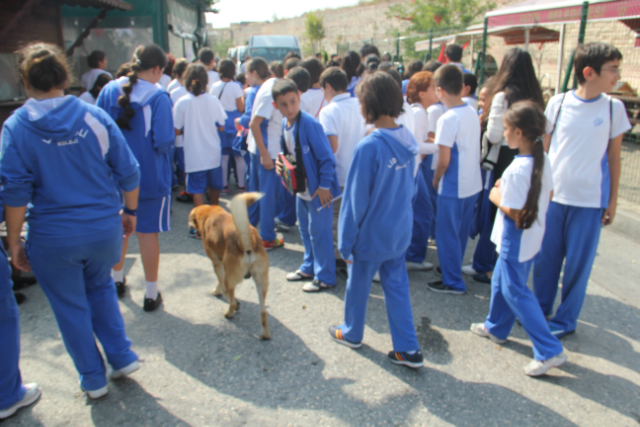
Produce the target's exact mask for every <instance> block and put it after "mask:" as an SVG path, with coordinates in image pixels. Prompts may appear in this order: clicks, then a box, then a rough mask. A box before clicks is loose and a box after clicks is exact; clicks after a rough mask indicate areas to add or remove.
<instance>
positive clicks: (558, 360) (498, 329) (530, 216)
mask: <svg viewBox="0 0 640 427" xmlns="http://www.w3.org/2000/svg"><path fill="white" fill-rule="evenodd" d="M545 125H546V119H545V116H544V113H543V112H542V109H541V108H540V107H539V106H538V104H537V103H535V102H533V101H520V102H517V103H515V104H513V105H512V106H511V107H510V108H509V110H507V112H506V113H505V115H504V128H505V130H504V136H505V140H506V141H507V144H508V146H509V148H511V149H516V150H519V152H520V154H519V155H517V156H516V157H515V158H514V160H513V162H512V163H511V165H509V167H507V169H506V170H505V171H504V174H503V175H502V179H501V180H498V181H497V182H496V185H495V187H494V188H493V189H492V190H491V194H490V196H489V198H490V200H491V202H492V203H493V204H495V205H496V206H497V207H498V208H499V211H498V216H497V217H496V221H495V225H494V227H493V233H492V235H491V240H492V241H493V242H494V244H495V245H496V249H497V251H498V253H499V256H498V261H497V263H496V266H495V269H494V274H493V277H492V279H491V306H490V308H489V315H488V316H487V320H486V321H485V322H484V323H474V324H472V325H471V332H473V333H475V334H476V335H480V336H482V337H486V338H489V339H491V340H492V341H494V342H496V343H498V344H502V343H504V342H505V341H506V340H507V337H508V336H509V333H510V332H511V328H512V327H513V324H514V322H515V320H516V317H517V318H518V319H520V323H522V327H523V328H524V330H525V332H526V333H527V335H529V338H530V339H531V341H532V342H533V354H534V360H533V361H532V362H531V363H530V364H528V365H527V366H526V367H525V368H524V373H525V374H527V375H530V376H539V375H543V374H545V373H546V372H547V371H548V370H549V369H551V368H553V367H555V366H559V365H561V364H563V363H564V362H565V361H566V360H567V357H566V355H565V354H564V352H563V349H562V344H560V341H559V340H558V338H556V337H555V336H553V335H552V334H551V331H550V330H549V325H547V321H546V319H545V317H544V313H543V312H542V309H541V308H540V304H539V303H538V300H537V299H536V297H535V296H534V295H533V292H531V290H530V289H529V288H528V287H527V277H529V272H530V270H531V266H532V264H533V257H534V256H535V255H536V254H537V253H538V252H539V251H540V247H541V246H542V237H543V236H544V230H545V219H546V214H547V209H548V207H549V202H550V201H551V194H552V192H553V178H552V171H551V163H550V162H549V158H548V157H547V155H546V154H545V153H544V144H543V142H542V135H543V134H544V132H545Z"/></svg>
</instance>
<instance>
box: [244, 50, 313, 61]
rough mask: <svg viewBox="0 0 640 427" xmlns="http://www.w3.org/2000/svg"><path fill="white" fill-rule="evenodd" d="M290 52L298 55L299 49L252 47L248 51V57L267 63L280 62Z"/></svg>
mask: <svg viewBox="0 0 640 427" xmlns="http://www.w3.org/2000/svg"><path fill="white" fill-rule="evenodd" d="M291 51H293V52H298V53H300V49H297V48H291V47H254V48H251V49H250V50H249V55H251V57H252V58H255V57H258V56H259V57H260V58H263V59H264V60H265V61H267V62H271V61H282V60H283V59H284V57H285V56H286V55H287V53H289V52H291Z"/></svg>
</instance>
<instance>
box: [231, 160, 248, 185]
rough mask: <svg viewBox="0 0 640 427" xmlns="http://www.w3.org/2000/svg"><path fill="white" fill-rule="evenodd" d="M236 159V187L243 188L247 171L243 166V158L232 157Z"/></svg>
mask: <svg viewBox="0 0 640 427" xmlns="http://www.w3.org/2000/svg"><path fill="white" fill-rule="evenodd" d="M234 157H235V159H236V174H237V175H238V187H244V186H245V174H246V173H247V169H246V167H245V164H244V157H242V156H234Z"/></svg>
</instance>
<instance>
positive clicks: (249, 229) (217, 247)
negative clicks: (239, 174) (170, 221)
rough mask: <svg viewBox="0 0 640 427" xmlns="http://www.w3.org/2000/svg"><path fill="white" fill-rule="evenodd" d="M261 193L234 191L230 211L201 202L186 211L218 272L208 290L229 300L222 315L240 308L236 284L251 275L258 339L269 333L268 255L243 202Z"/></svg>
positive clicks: (251, 200)
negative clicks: (259, 322)
mask: <svg viewBox="0 0 640 427" xmlns="http://www.w3.org/2000/svg"><path fill="white" fill-rule="evenodd" d="M261 197H262V194H261V193H244V194H238V195H237V196H235V197H234V198H233V200H231V214H229V213H228V212H227V211H225V210H224V209H223V208H221V207H220V206H210V205H201V206H198V207H196V208H193V210H192V211H191V213H190V214H189V226H191V227H195V228H196V229H197V230H198V233H199V234H200V237H201V238H202V246H204V250H205V252H206V253H207V255H208V256H209V258H211V261H212V262H213V269H214V270H215V273H216V276H218V286H217V287H216V288H215V289H214V290H213V291H212V292H211V293H212V294H213V295H221V294H223V295H224V296H225V297H227V299H228V300H229V310H227V312H226V313H225V314H224V315H225V317H227V318H231V317H233V314H234V313H235V311H236V310H237V309H239V308H240V303H239V302H238V301H236V298H235V288H236V286H237V285H238V284H239V283H240V282H242V280H243V279H248V278H249V277H251V276H253V281H254V282H255V284H256V288H257V290H258V299H259V300H260V317H261V319H262V334H261V335H260V339H263V340H268V339H270V338H271V333H270V332H269V325H268V323H267V310H266V309H265V306H264V301H265V299H266V297H267V289H268V288H269V257H268V256H267V251H266V250H265V249H264V246H263V245H262V239H261V238H260V234H259V233H258V230H256V229H255V227H253V226H252V225H251V224H250V223H249V215H248V213H247V206H249V205H251V204H252V203H255V202H257V201H258V200H260V198H261Z"/></svg>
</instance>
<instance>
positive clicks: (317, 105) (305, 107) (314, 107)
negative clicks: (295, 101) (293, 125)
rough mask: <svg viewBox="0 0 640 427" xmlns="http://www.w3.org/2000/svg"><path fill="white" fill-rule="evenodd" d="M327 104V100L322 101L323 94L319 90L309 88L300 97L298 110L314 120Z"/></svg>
mask: <svg viewBox="0 0 640 427" xmlns="http://www.w3.org/2000/svg"><path fill="white" fill-rule="evenodd" d="M327 104H328V102H327V100H326V99H324V92H322V89H320V88H317V89H314V88H310V89H309V90H308V91H306V92H305V93H303V94H302V95H301V96H300V109H301V110H302V111H304V112H305V113H307V114H310V115H311V117H315V118H316V119H317V118H318V117H319V116H320V110H322V109H323V108H324V107H326V106H327Z"/></svg>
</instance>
